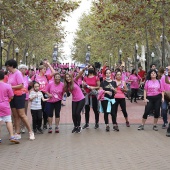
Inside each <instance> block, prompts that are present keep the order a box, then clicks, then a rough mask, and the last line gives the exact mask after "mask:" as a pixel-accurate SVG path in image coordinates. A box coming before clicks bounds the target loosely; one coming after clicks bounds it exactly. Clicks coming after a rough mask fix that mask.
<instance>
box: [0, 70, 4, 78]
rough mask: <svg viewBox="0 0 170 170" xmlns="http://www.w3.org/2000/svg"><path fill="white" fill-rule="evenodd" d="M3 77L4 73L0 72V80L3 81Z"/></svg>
mask: <svg viewBox="0 0 170 170" xmlns="http://www.w3.org/2000/svg"><path fill="white" fill-rule="evenodd" d="M4 76H5V73H4V72H3V71H0V80H3V79H4Z"/></svg>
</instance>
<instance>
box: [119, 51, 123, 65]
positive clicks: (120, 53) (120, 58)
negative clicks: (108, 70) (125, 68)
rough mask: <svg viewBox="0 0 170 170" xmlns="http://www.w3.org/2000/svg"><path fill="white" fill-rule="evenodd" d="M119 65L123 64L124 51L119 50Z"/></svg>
mask: <svg viewBox="0 0 170 170" xmlns="http://www.w3.org/2000/svg"><path fill="white" fill-rule="evenodd" d="M119 64H120V66H121V64H122V50H121V49H120V50H119Z"/></svg>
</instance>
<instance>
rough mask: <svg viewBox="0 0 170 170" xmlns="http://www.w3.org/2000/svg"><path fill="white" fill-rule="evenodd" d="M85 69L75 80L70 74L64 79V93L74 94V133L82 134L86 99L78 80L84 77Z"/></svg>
mask: <svg viewBox="0 0 170 170" xmlns="http://www.w3.org/2000/svg"><path fill="white" fill-rule="evenodd" d="M83 72H84V69H83V70H82V71H80V72H79V74H78V75H77V77H76V78H75V79H74V78H73V76H72V75H71V74H69V73H66V75H65V78H64V91H65V92H67V93H68V92H70V93H71V94H72V119H73V123H74V128H73V130H72V133H75V132H76V133H80V132H81V126H80V124H81V111H82V109H83V107H84V104H85V97H84V95H83V92H82V90H81V88H80V87H79V85H78V83H77V82H78V79H79V78H80V77H81V76H82V74H83Z"/></svg>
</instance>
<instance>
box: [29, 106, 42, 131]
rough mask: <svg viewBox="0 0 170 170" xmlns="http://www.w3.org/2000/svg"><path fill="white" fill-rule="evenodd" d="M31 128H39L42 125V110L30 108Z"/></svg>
mask: <svg viewBox="0 0 170 170" xmlns="http://www.w3.org/2000/svg"><path fill="white" fill-rule="evenodd" d="M31 115H32V126H33V129H34V130H36V129H40V128H41V125H42V110H41V109H40V110H31Z"/></svg>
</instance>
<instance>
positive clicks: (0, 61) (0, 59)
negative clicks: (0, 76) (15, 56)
mask: <svg viewBox="0 0 170 170" xmlns="http://www.w3.org/2000/svg"><path fill="white" fill-rule="evenodd" d="M3 47H4V42H3V41H2V40H1V49H0V50H1V51H0V68H1V69H2V49H3Z"/></svg>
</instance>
